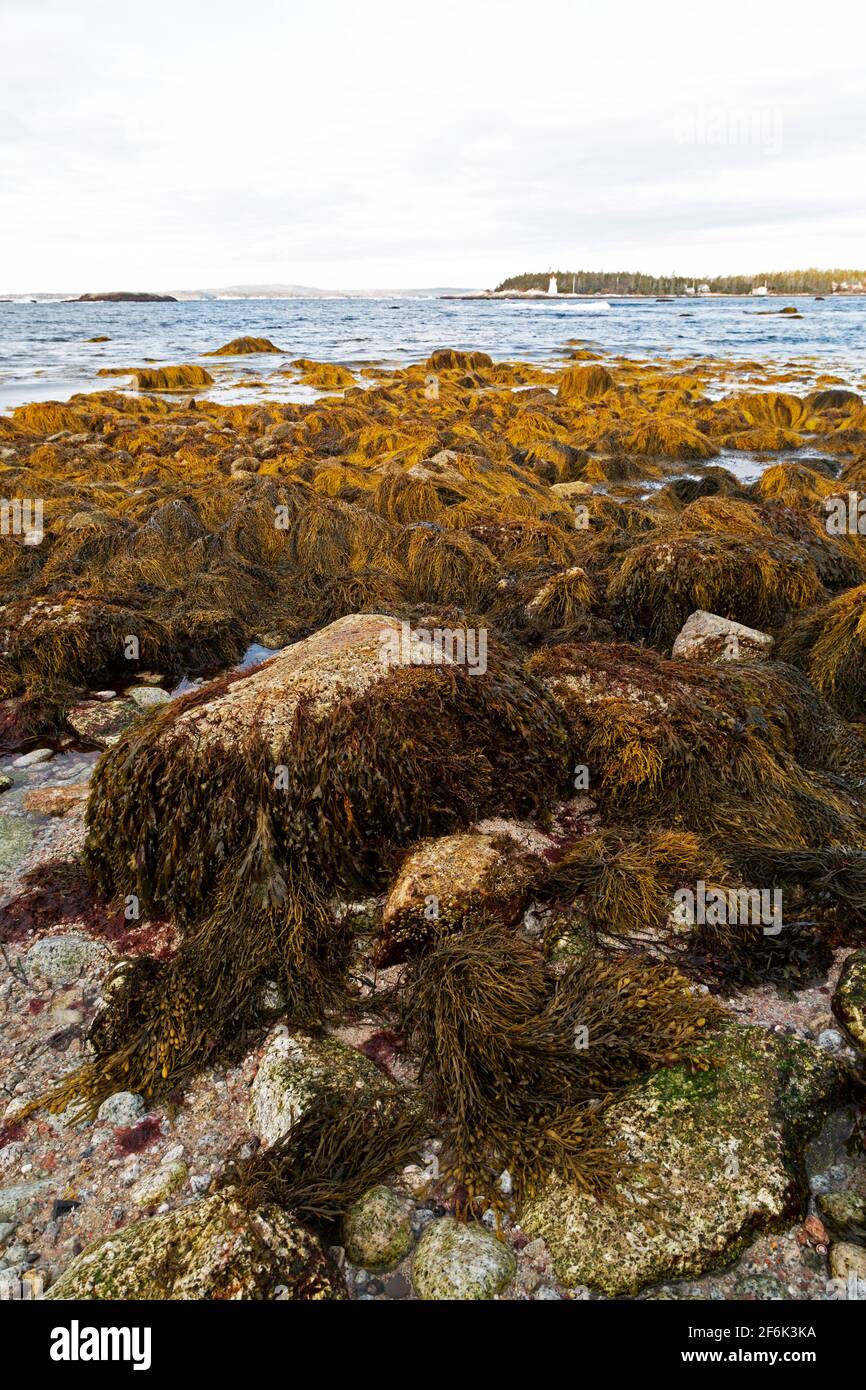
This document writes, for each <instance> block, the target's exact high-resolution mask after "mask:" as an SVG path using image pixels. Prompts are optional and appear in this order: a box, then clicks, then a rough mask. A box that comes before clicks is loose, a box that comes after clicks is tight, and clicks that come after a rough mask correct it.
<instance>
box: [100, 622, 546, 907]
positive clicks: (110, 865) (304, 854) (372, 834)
mask: <svg viewBox="0 0 866 1390" xmlns="http://www.w3.org/2000/svg"><path fill="white" fill-rule="evenodd" d="M406 627H407V625H404V624H401V623H400V622H398V621H397V620H396V619H394V618H391V617H388V616H385V615H381V614H353V615H350V616H349V617H346V618H341V619H339V620H338V621H337V622H334V623H331V624H330V626H328V627H326V628H323V629H322V630H321V631H319V632H317V633H315V634H314V635H313V636H312V637H309V638H307V639H306V640H305V641H302V642H296V643H295V644H293V645H292V646H290V647H288V648H286V649H285V650H284V651H282V652H280V653H279V654H278V655H277V656H275V657H272V658H271V659H270V660H268V661H265V662H264V663H263V664H262V665H260V666H258V667H256V668H255V669H254V670H252V671H250V672H245V673H242V674H239V675H234V676H229V677H226V678H223V679H221V680H219V681H215V682H213V683H212V684H211V685H210V686H206V687H204V688H203V689H201V690H198V691H195V692H194V693H192V694H190V695H187V696H183V697H181V698H180V699H178V700H175V701H173V702H172V704H171V705H169V706H167V707H166V708H165V710H161V711H157V712H156V713H155V714H154V715H152V716H151V717H150V718H149V719H148V720H146V721H142V722H141V723H140V724H138V723H137V724H136V725H134V726H133V728H132V729H131V730H130V731H129V732H128V733H127V734H126V735H125V736H124V737H123V738H122V739H121V740H120V742H119V743H118V744H117V745H116V747H115V748H114V749H113V750H112V751H111V753H110V754H109V756H108V757H107V758H106V759H104V760H103V762H102V763H101V764H100V766H99V769H98V770H97V772H96V774H95V775H94V778H93V784H92V787H93V790H92V793H91V800H90V805H89V810H88V824H89V837H88V857H89V862H90V865H91V868H92V869H93V871H94V873H95V876H96V879H97V881H98V882H99V884H100V886H101V887H103V888H104V890H105V891H107V892H109V893H118V892H122V893H123V894H124V895H125V894H127V893H129V892H130V891H135V892H137V893H138V894H139V896H140V898H141V900H142V902H143V903H145V902H150V901H157V902H159V904H160V905H161V906H163V907H168V908H174V909H175V910H176V911H177V912H178V914H179V915H181V916H182V917H186V918H190V917H194V916H196V915H199V913H200V910H201V909H203V908H205V907H209V906H210V905H211V900H212V894H213V889H214V886H215V883H216V881H217V879H218V878H219V877H220V874H221V873H222V871H223V869H224V867H225V865H226V861H227V860H228V859H230V857H231V856H232V855H233V854H237V853H239V852H241V853H242V852H243V851H245V850H246V849H247V847H248V846H250V844H251V843H253V842H257V843H259V844H261V843H263V842H264V841H265V840H266V841H267V846H268V849H269V851H273V855H274V858H275V859H276V860H277V861H278V862H279V863H281V864H284V865H286V866H287V867H288V866H290V865H294V864H296V863H298V862H306V863H307V864H308V865H309V864H312V865H315V866H317V867H318V868H319V869H321V870H324V871H325V873H326V875H327V876H328V877H331V878H336V879H338V880H342V881H348V882H349V883H351V884H353V885H355V886H357V883H358V881H359V880H363V879H364V878H365V876H369V873H370V871H371V870H372V869H374V868H378V866H379V865H380V864H381V862H382V860H383V858H384V857H385V855H386V854H387V851H388V849H389V847H390V846H392V845H393V844H395V843H396V844H406V843H409V842H411V841H412V840H413V839H418V838H419V836H421V835H424V834H428V833H430V832H431V831H441V830H448V829H452V828H455V827H456V826H458V825H460V824H461V823H462V824H467V823H470V822H471V821H472V820H474V819H475V818H476V817H477V816H478V815H479V814H484V812H485V811H487V810H494V809H501V810H516V809H518V808H520V807H521V806H522V807H523V808H524V809H531V808H532V807H535V806H540V805H542V804H546V803H547V802H548V801H549V800H550V798H551V794H552V793H554V792H555V790H556V789H557V787H558V786H560V785H562V782H563V778H564V777H566V776H567V760H566V757H565V749H566V747H567V736H566V733H565V726H564V724H563V721H562V716H561V713H560V711H559V710H558V708H557V706H556V705H555V703H554V702H553V701H552V700H551V698H550V697H549V696H547V695H546V693H545V692H544V690H543V688H542V687H541V686H540V685H538V684H537V683H536V682H535V681H534V680H533V679H532V678H531V677H527V676H525V675H524V674H523V673H522V672H521V671H520V669H519V668H518V667H517V666H516V665H515V664H514V663H513V662H512V661H510V659H509V658H507V657H506V656H505V655H504V654H502V653H500V652H498V651H493V652H490V653H489V654H488V662H487V670H486V672H484V673H481V672H480V671H479V672H473V671H471V670H469V669H467V667H466V665H465V664H462V663H461V662H460V661H459V660H457V659H455V657H454V654H453V653H452V652H449V650H448V648H447V644H442V643H440V644H439V645H438V646H437V644H436V642H435V640H434V636H433V634H432V633H417V634H414V633H413V634H411V639H410V640H409V641H407V631H406ZM145 769H146V771H144V770H145ZM131 863H134V869H133V870H132V872H131V870H130V865H131ZM131 880H133V881H131Z"/></svg>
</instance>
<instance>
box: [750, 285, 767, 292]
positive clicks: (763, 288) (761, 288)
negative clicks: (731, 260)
mask: <svg viewBox="0 0 866 1390" xmlns="http://www.w3.org/2000/svg"><path fill="white" fill-rule="evenodd" d="M768 293H769V291H768V289H767V286H766V285H753V286H752V294H768Z"/></svg>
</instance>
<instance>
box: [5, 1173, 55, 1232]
mask: <svg viewBox="0 0 866 1390" xmlns="http://www.w3.org/2000/svg"><path fill="white" fill-rule="evenodd" d="M51 1186H52V1184H51V1182H50V1181H49V1180H48V1179H47V1178H46V1179H42V1180H40V1181H39V1182H22V1183H17V1184H16V1185H15V1186H14V1187H0V1221H17V1220H18V1218H19V1216H20V1215H21V1214H22V1213H23V1212H24V1210H25V1208H27V1207H29V1206H30V1204H31V1202H36V1201H38V1199H39V1198H40V1197H43V1196H44V1195H45V1193H47V1192H48V1190H49V1188H50V1187H51Z"/></svg>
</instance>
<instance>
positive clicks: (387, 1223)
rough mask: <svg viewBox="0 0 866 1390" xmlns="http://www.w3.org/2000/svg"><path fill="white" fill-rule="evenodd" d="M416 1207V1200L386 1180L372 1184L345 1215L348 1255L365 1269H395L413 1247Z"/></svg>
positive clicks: (344, 1223)
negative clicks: (386, 1182)
mask: <svg viewBox="0 0 866 1390" xmlns="http://www.w3.org/2000/svg"><path fill="white" fill-rule="evenodd" d="M413 1211H414V1203H413V1201H412V1199H411V1198H410V1197H408V1196H407V1195H406V1194H405V1193H400V1192H397V1191H395V1190H394V1188H393V1187H386V1186H385V1185H384V1183H380V1184H379V1185H378V1186H377V1187H371V1188H370V1191H369V1192H365V1193H364V1196H363V1197H362V1198H361V1199H360V1201H358V1202H355V1204H354V1206H352V1207H350V1208H349V1210H348V1211H347V1213H346V1215H345V1217H344V1218H343V1244H344V1246H345V1249H346V1255H347V1257H348V1259H350V1260H351V1261H352V1263H353V1264H356V1265H360V1266H361V1267H362V1268H363V1269H374V1270H385V1269H392V1268H393V1267H394V1265H396V1264H398V1263H399V1262H400V1260H402V1259H403V1257H404V1255H408V1253H409V1251H410V1250H411V1249H412V1244H413V1241H414V1239H415V1237H414V1234H413V1230H412V1213H413Z"/></svg>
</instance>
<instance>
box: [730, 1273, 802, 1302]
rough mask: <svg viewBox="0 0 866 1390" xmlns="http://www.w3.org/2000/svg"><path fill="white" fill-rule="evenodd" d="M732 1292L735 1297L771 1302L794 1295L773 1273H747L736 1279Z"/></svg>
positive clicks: (783, 1299) (790, 1297) (780, 1300)
mask: <svg viewBox="0 0 866 1390" xmlns="http://www.w3.org/2000/svg"><path fill="white" fill-rule="evenodd" d="M734 1293H735V1294H736V1296H737V1298H748V1299H756V1300H758V1299H760V1300H761V1301H765V1300H769V1301H771V1302H782V1301H785V1300H787V1299H792V1298H793V1297H794V1295H793V1294H792V1293H789V1292H788V1289H787V1288H786V1287H785V1285H784V1284H783V1283H782V1281H781V1279H777V1278H776V1275H775V1274H748V1275H745V1276H744V1277H743V1278H742V1279H738V1280H737V1281H736V1283H735V1284H734Z"/></svg>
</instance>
